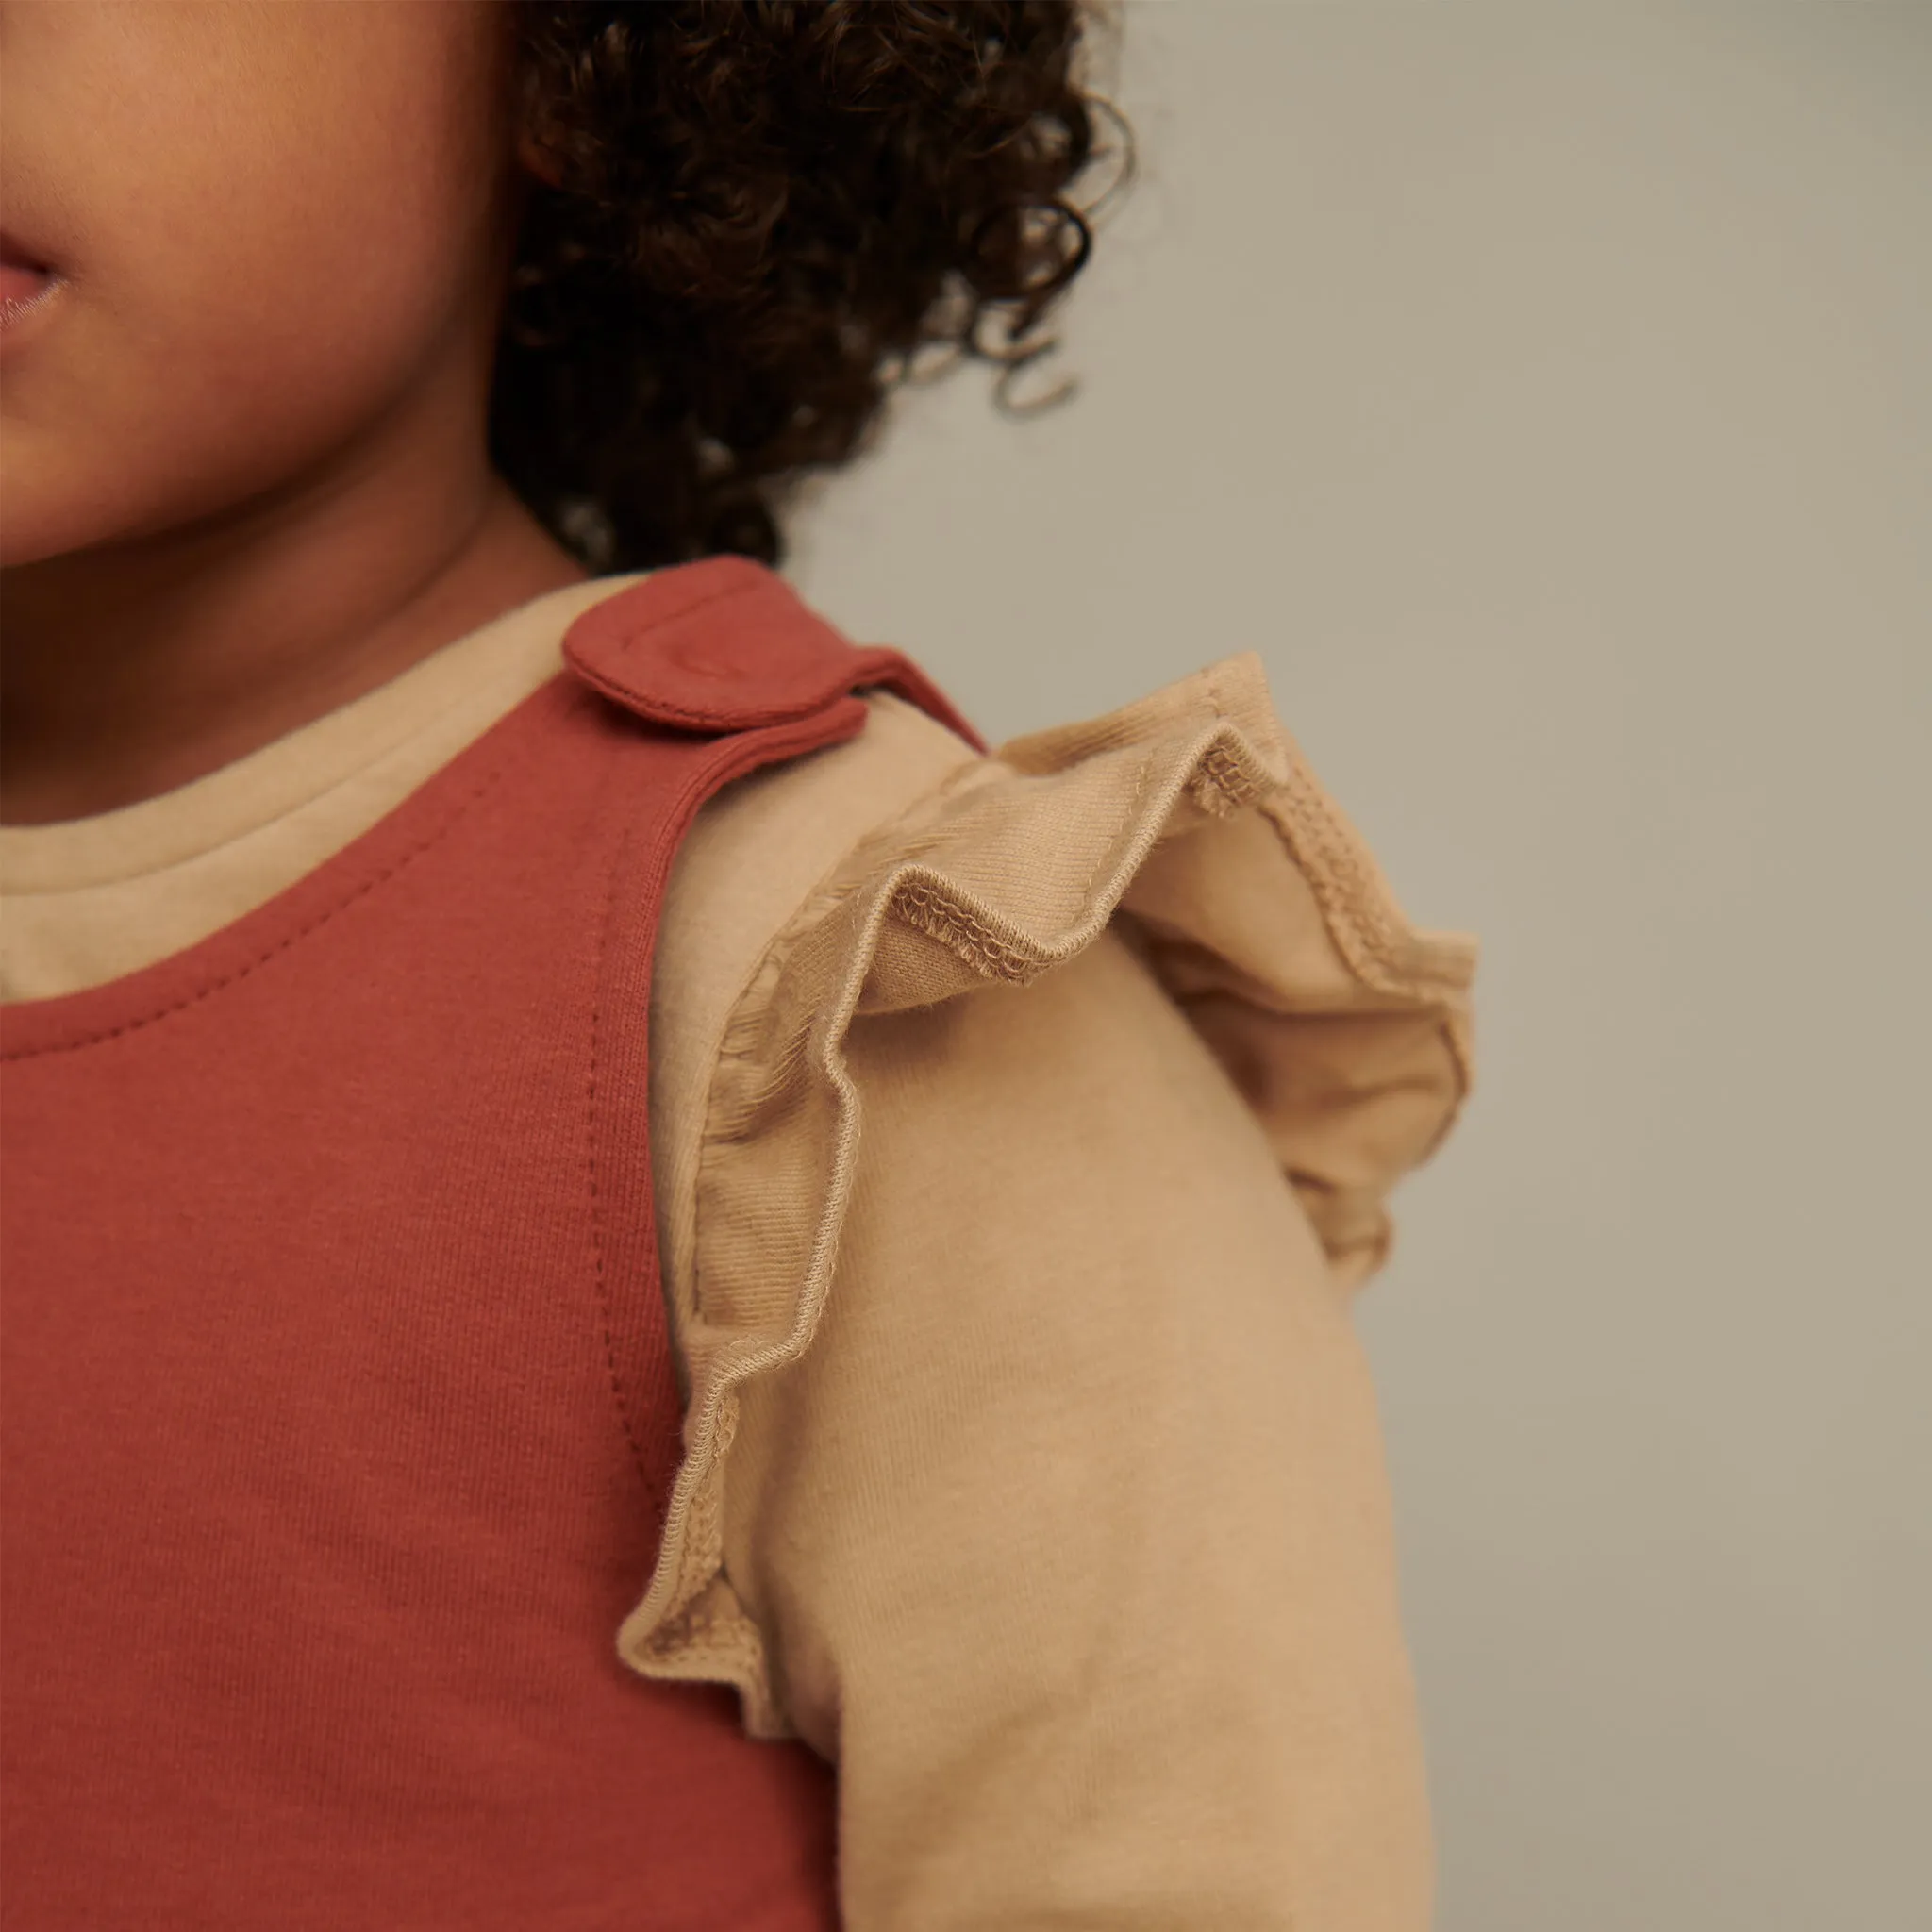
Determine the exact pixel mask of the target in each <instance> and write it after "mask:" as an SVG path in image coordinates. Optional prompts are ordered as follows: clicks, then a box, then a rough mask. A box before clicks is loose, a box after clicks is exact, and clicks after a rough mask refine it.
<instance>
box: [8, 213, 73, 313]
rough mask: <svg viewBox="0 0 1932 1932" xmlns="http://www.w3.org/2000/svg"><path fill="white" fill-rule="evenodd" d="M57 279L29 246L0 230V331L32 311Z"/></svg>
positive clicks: (52, 289)
mask: <svg viewBox="0 0 1932 1932" xmlns="http://www.w3.org/2000/svg"><path fill="white" fill-rule="evenodd" d="M59 280H60V277H59V276H58V275H56V274H55V273H54V271H53V270H52V269H50V268H49V267H47V266H46V264H45V263H44V262H42V261H41V260H39V259H38V258H36V257H35V255H34V254H33V253H32V252H31V251H30V250H29V249H27V248H26V247H25V246H24V245H23V244H22V243H21V242H18V241H16V240H15V239H14V238H13V237H12V236H11V235H8V234H5V233H0V331H5V330H8V329H11V328H12V327H13V325H15V324H16V323H17V322H20V321H22V320H24V319H25V317H26V316H28V315H31V314H32V313H33V312H34V311H35V310H36V309H37V308H40V306H41V304H42V301H43V300H44V299H45V298H46V297H47V296H48V295H50V294H51V293H52V292H53V291H54V290H55V288H56V287H57V286H58V283H59Z"/></svg>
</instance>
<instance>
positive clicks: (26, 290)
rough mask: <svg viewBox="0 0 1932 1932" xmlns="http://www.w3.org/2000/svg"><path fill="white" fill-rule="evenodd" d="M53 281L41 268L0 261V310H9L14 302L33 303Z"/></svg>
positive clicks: (21, 263)
mask: <svg viewBox="0 0 1932 1932" xmlns="http://www.w3.org/2000/svg"><path fill="white" fill-rule="evenodd" d="M53 279H54V277H53V276H52V275H49V274H48V273H47V271H46V270H45V269H43V268H28V267H27V266H26V265H25V263H24V262H18V261H0V308H12V307H13V306H14V304H15V303H16V302H31V301H33V300H34V298H35V297H36V296H38V295H39V294H40V293H41V292H42V290H44V289H45V288H46V287H47V285H48V284H49V283H50V282H51V281H52V280H53Z"/></svg>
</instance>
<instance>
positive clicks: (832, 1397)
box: [620, 653, 1474, 1932]
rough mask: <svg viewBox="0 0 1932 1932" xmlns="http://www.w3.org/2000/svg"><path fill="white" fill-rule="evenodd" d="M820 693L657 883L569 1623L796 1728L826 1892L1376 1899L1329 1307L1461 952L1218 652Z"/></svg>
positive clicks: (1349, 1492) (1372, 1643) (955, 1931)
mask: <svg viewBox="0 0 1932 1932" xmlns="http://www.w3.org/2000/svg"><path fill="white" fill-rule="evenodd" d="M868 702H869V704H870V705H871V707H872V712H873V715H872V718H871V721H870V724H869V725H868V729H867V732H866V734H865V735H864V737H863V738H861V739H860V740H858V741H854V743H852V744H850V745H846V746H841V747H836V748H833V749H832V750H830V751H827V752H824V753H819V754H814V755H813V756H812V757H810V758H806V759H803V760H800V761H798V762H796V763H795V764H793V765H791V766H787V767H782V768H779V769H777V770H775V771H774V772H772V773H769V774H758V776H757V777H756V778H754V779H752V780H749V781H746V782H745V783H744V784H742V785H740V786H736V787H733V788H731V790H730V791H728V792H727V793H726V794H724V796H723V797H722V798H721V799H720V800H719V801H716V802H714V806H713V808H708V811H707V814H706V815H705V817H704V818H702V819H701V820H700V822H699V824H698V825H697V827H695V828H694V830H693V832H692V834H691V838H690V839H689V840H688V841H687V844H686V848H685V851H684V853H683V854H682V855H681V857H680V859H679V868H678V872H677V873H676V874H675V876H674V880H673V887H672V894H671V897H670V899H669V900H668V901H667V906H666V914H665V924H664V927H663V929H662V931H663V937H662V940H661V941H660V946H661V948H662V950H661V951H660V963H659V969H658V972H659V991H658V992H657V993H656V994H654V1004H653V1026H654V1056H655V1057H656V1061H657V1064H656V1065H655V1066H654V1074H653V1095H652V1109H653V1123H654V1133H655V1134H657V1136H658V1153H657V1156H656V1159H657V1162H658V1197H659V1207H660V1217H661V1224H662V1227H663V1239H664V1243H665V1251H666V1260H667V1282H668V1292H669V1296H670V1299H671V1303H672V1308H673V1320H674V1326H675V1332H676V1338H677V1342H678V1346H679V1351H680V1356H681V1358H682V1360H683V1362H684V1364H685V1370H686V1373H687V1374H688V1377H689V1403H688V1409H687V1422H686V1438H685V1441H686V1457H685V1461H684V1465H683V1468H682V1471H681V1474H680V1476H679V1479H678V1483H677V1486H676V1489H675V1495H674V1499H673V1504H672V1510H671V1517H670V1521H669V1524H668V1526H667V1529H666V1534H665V1537H664V1541H663V1545H662V1548H661V1552H660V1556H659V1560H658V1566H657V1570H656V1574H655V1575H654V1576H653V1578H652V1580H651V1583H650V1586H649V1590H648V1592H647V1594H646V1595H645V1597H644V1598H643V1600H642V1601H641V1603H640V1604H639V1606H638V1607H637V1608H636V1609H635V1610H634V1612H633V1613H632V1615H631V1616H630V1617H629V1619H628V1620H627V1621H626V1623H625V1625H624V1628H623V1631H622V1633H621V1637H620V1649H621V1650H622V1652H623V1654H624V1656H625V1657H626V1658H627V1659H628V1660H629V1661H630V1662H631V1663H632V1664H633V1666H634V1667H636V1668H637V1669H639V1670H640V1671H641V1672H643V1673H644V1674H648V1675H652V1676H660V1677H673V1678H706V1679H713V1680H718V1681H723V1682H728V1683H731V1684H734V1685H736V1686H737V1687H738V1689H739V1690H740V1691H741V1698H742V1703H743V1709H744V1715H745V1722H746V1724H747V1726H748V1728H749V1729H750V1730H752V1731H753V1732H754V1733H755V1734H757V1735H759V1736H764V1737H775V1736H782V1735H786V1734H788V1733H795V1734H797V1735H800V1736H802V1737H804V1738H805V1739H807V1740H808V1741H809V1742H810V1743H811V1744H812V1745H814V1746H815V1747H816V1748H817V1749H818V1750H820V1751H821V1752H823V1753H824V1755H825V1756H826V1757H830V1758H832V1759H834V1760H835V1761H836V1762H837V1763H838V1766H839V1778H840V1813H841V1820H840V1830H841V1904H842V1907H843V1912H844V1920H845V1924H847V1926H848V1927H850V1928H851V1932H888V1928H914V1932H964V1928H967V1927H973V1928H993V1927H998V1928H1003V1932H1024V1928H1028V1927H1034V1926H1039V1927H1045V1926H1049V1925H1052V1926H1062V1925H1066V1926H1072V1925H1093V1926H1096V1927H1097V1926H1101V1925H1106V1926H1108V1927H1109V1928H1121V1932H1127V1928H1144V1932H1154V1928H1161V1932H1180V1928H1183V1927H1187V1928H1193V1927H1213V1928H1216V1932H1234V1928H1249V1927H1252V1928H1262V1927H1268V1928H1282V1932H1286V1928H1289V1927H1291V1926H1292V1927H1295V1928H1298V1932H1299V1928H1307V1932H1371V1928H1374V1932H1398V1928H1401V1932H1420V1928H1422V1927H1423V1926H1424V1924H1426V1922H1427V1917H1428V1895H1429V1887H1430V1854H1429V1840H1428V1822H1427V1807H1426V1802H1425V1797H1424V1781H1423V1770H1422V1760H1421V1751H1420V1743H1419V1739H1418V1733H1417V1722H1416V1714H1415V1709H1414V1704H1413V1695H1412V1688H1411V1684H1410V1678H1409V1671H1408V1665H1407V1656H1406V1652H1405V1648H1404V1644H1403V1639H1402V1634H1401V1628H1400V1624H1399V1620H1398V1614H1397V1601H1396V1588H1395V1577H1394V1565H1393V1557H1392V1552H1391V1530H1390V1522H1389V1507H1388V1499H1387V1495H1386V1487H1385V1479H1384V1474H1383V1467H1382V1458H1381V1451H1380V1445H1379V1441H1378V1432H1377V1426H1376V1420H1375V1413H1374V1396H1373V1392H1372V1391H1371V1388H1370V1385H1369V1381H1368V1377H1367V1374H1366V1373H1365V1369H1364V1364H1363V1360H1362V1357H1361V1352H1360V1349H1359V1347H1358V1345H1357V1341H1356V1340H1355V1337H1354V1334H1353V1331H1352V1327H1351V1324H1350V1321H1349V1306H1348V1304H1349V1291H1351V1290H1352V1289H1353V1288H1354V1287H1355V1286H1356V1285H1357V1284H1358V1283H1359V1282H1360V1281H1361V1280H1362V1279H1363V1278H1364V1277H1365V1276H1366V1275H1367V1274H1370V1273H1371V1272H1373V1270H1374V1268H1375V1267H1376V1266H1378V1265H1379V1264H1380V1262H1381V1261H1382V1259H1383V1258H1384V1257H1385V1256H1386V1254H1387V1252H1388V1244H1389V1221H1388V1216H1387V1210H1386V1207H1385V1196H1386V1194H1387V1192H1388V1190H1389V1189H1390V1187H1391V1185H1392V1183H1393V1182H1394V1181H1395V1180H1396V1179H1397V1178H1398V1176H1399V1175H1400V1174H1402V1173H1403V1172H1404V1171H1405V1170H1406V1169H1407V1168H1409V1167H1411V1166H1413V1165H1414V1164H1415V1163H1416V1162H1418V1161H1420V1160H1421V1159H1423V1158H1425V1157H1426V1156H1427V1155H1428V1154H1429V1153H1430V1152H1431V1151H1432V1149H1433V1148H1434V1147H1435V1146H1436V1144H1437V1142H1438V1141H1440V1140H1441V1136H1442V1134H1443V1133H1444V1132H1445V1131H1446V1130H1447V1128H1448V1126H1449V1124H1450V1123H1451V1122H1452V1120H1453V1119H1454V1117H1455V1114H1456V1112H1457V1108H1458V1106H1459V1104H1460V1101H1461V1099H1462V1096H1463V1094H1464V1092H1465V1091H1466V1089H1467V1085H1468V1079H1469V1061H1470V1040H1469V1013H1468V1005H1467V990H1468V986H1469V982H1470V978H1471V974H1472V970H1473V965H1474V946H1473V944H1472V942H1471V941H1468V940H1465V939H1462V938H1459V937H1456V936H1445V935H1425V934H1423V933H1419V932H1417V931H1415V930H1414V929H1413V928H1412V927H1411V926H1410V925H1409V924H1407V922H1406V921H1405V920H1404V918H1403V916H1402V914H1401V913H1400V911H1399V910H1398V909H1397V908H1396V906H1395V904H1394V902H1393V901H1392V899H1391V896H1390V893H1389V891H1388V890H1387V888H1386V886H1385V885H1384V883H1383V881H1382V879H1381V876H1380V874H1379V873H1378V871H1377V869H1376V867H1375V865H1374V860H1373V859H1372V858H1371V857H1370V856H1369V854H1368V852H1367V850H1366V849H1365V847H1364V846H1363V844H1362V842H1361V841H1360V839H1359V838H1358V836H1357V834H1356V833H1355V832H1354V831H1353V830H1352V829H1351V828H1350V827H1349V825H1348V824H1347V823H1346V822H1345V821H1344V820H1343V819H1342V817H1341V814H1340V813H1339V812H1338V811H1337V810H1336V808H1334V806H1333V805H1332V804H1331V803H1330V802H1329V801H1328V799H1327V797H1326V796H1325V794H1324V791H1322V789H1321V787H1320V786H1319V785H1318V784H1317V782H1316V781H1315V779H1314V778H1313V776H1312V775H1311V774H1310V773H1309V772H1308V770H1307V766H1306V764H1305V763H1304V762H1303V760H1302V758H1301V757H1300V756H1299V754H1298V752H1297V751H1296V749H1295V747H1294V746H1293V744H1292V742H1291V741H1290V739H1289V738H1288V736H1287V734H1286V733H1285V732H1284V731H1283V729H1282V727H1281V726H1280V724H1279V723H1278V722H1277V720H1276V718H1275V716H1274V709H1273V707H1272V705H1271V702H1270V699H1269V694H1268V691H1267V687H1266V683H1265V680H1264V678H1263V675H1262V671H1261V666H1260V662H1259V660H1258V658H1256V657H1255V656H1254V655H1253V654H1251V653H1250V654H1244V655H1241V656H1238V657H1232V658H1226V659H1224V660H1223V661H1221V662H1219V663H1217V664H1214V665H1212V666H1210V667H1208V669H1206V670H1203V671H1201V672H1199V673H1197V674H1195V675H1192V676H1190V677H1187V678H1183V679H1181V680H1179V681H1178V682H1176V683H1174V684H1172V685H1169V686H1167V687H1165V688H1163V689H1162V690H1160V691H1155V692H1153V693H1152V694H1151V695H1149V696H1147V697H1145V698H1143V699H1141V700H1140V701H1138V702H1137V703H1135V704H1132V705H1128V706H1126V707H1124V708H1121V709H1119V710H1116V711H1113V712H1110V713H1108V715H1107V716H1106V717H1104V718H1100V719H1097V720H1094V721H1092V722H1091V723H1087V724H1074V725H1068V726H1066V727H1063V728H1061V729H1058V730H1054V731H1049V732H1045V733H1041V734H1038V735H1034V736H1030V737H1027V738H1024V739H1019V740H1014V741H1009V742H1008V743H1007V744H1005V745H1003V746H1001V747H1000V748H999V750H998V751H997V752H996V753H995V754H994V755H993V756H992V757H991V758H979V757H976V756H975V755H974V753H973V752H972V751H971V750H970V748H969V747H967V746H966V745H964V744H963V743H962V742H961V741H958V739H956V738H954V737H953V736H952V735H951V734H950V733H947V732H945V731H944V730H943V729H942V728H941V727H940V726H939V725H937V724H933V723H932V722H931V721H929V720H927V719H925V718H924V716H923V715H921V714H919V713H918V712H916V711H914V710H913V709H912V708H910V707H908V706H906V705H905V704H903V703H902V702H901V701H900V700H898V699H896V698H892V697H890V696H888V695H885V694H874V696H873V697H872V698H871V699H869V701H868ZM732 961H735V962H737V963H736V964H733V965H729V966H728V968H727V964H726V962H732ZM660 1123H661V1124H660ZM1284 1177H1285V1178H1284Z"/></svg>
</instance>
